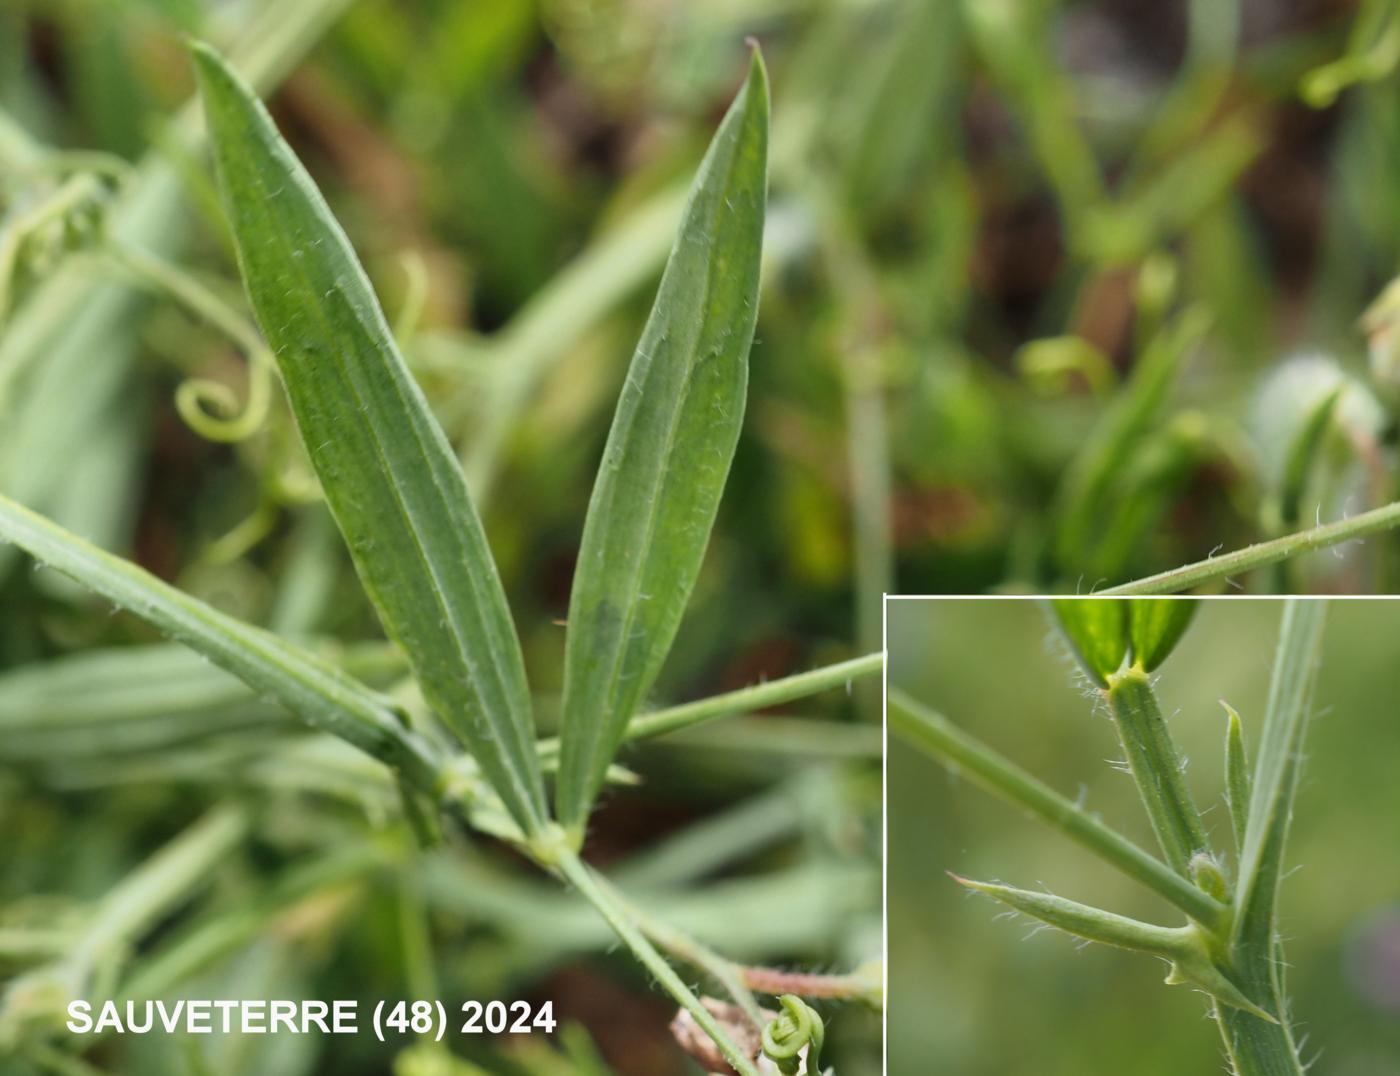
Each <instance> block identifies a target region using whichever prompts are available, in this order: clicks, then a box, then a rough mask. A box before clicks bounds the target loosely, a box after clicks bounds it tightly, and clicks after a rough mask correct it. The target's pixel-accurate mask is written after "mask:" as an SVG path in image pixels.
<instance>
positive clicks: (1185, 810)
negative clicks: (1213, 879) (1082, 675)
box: [1107, 668, 1209, 875]
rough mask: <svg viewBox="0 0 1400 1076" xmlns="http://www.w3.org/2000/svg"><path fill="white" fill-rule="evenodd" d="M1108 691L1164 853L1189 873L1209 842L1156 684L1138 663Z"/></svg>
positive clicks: (1128, 757) (1109, 700)
mask: <svg viewBox="0 0 1400 1076" xmlns="http://www.w3.org/2000/svg"><path fill="white" fill-rule="evenodd" d="M1107 695H1108V708H1109V712H1110V713H1111V714H1112V715H1113V723H1114V725H1115V726H1116V727H1117V729H1118V738H1119V741H1120V742H1121V743H1122V745H1123V751H1124V753H1125V755H1126V756H1127V760H1128V768H1129V769H1130V770H1131V771H1132V774H1133V780H1134V781H1136V782H1137V786H1138V792H1139V794H1140V795H1141V796H1142V802H1143V805H1144V806H1145V807H1146V808H1147V816H1148V818H1149V820H1150V821H1151V822H1152V830H1153V832H1154V833H1156V834H1157V841H1158V843H1159V844H1160V845H1161V846H1162V852H1163V854H1165V856H1166V857H1167V862H1168V863H1170V864H1171V866H1172V867H1173V868H1174V869H1175V870H1176V871H1177V872H1178V873H1180V874H1183V875H1189V864H1190V862H1191V857H1192V856H1194V855H1195V854H1196V853H1197V852H1206V851H1209V844H1208V842H1207V841H1206V835H1205V828H1204V826H1202V824H1201V814H1200V812H1199V811H1198V810H1197V809H1196V804H1195V801H1194V800H1192V798H1191V792H1190V790H1189V789H1188V788H1187V787H1186V775H1185V774H1184V773H1183V772H1182V764H1181V756H1180V754H1179V753H1178V752H1177V749H1176V744H1175V743H1174V742H1173V741H1172V738H1171V733H1170V731H1169V730H1168V729H1167V721H1166V718H1165V717H1164V716H1163V715H1162V709H1161V707H1160V706H1159V705H1158V704H1157V696H1156V694H1155V693H1154V692H1153V690H1152V684H1151V682H1150V681H1149V680H1148V678H1147V674H1146V673H1144V672H1143V671H1142V670H1141V669H1137V668H1133V669H1129V670H1128V671H1127V672H1124V673H1120V674H1118V675H1116V676H1114V677H1113V678H1112V680H1111V681H1110V682H1109V689H1108V692H1107Z"/></svg>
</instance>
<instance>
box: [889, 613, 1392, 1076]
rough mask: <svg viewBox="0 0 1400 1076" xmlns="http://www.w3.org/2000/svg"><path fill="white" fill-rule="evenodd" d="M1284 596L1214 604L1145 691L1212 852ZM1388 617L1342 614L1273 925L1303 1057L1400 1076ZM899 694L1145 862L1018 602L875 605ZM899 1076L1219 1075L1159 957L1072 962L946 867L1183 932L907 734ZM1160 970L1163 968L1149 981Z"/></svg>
mask: <svg viewBox="0 0 1400 1076" xmlns="http://www.w3.org/2000/svg"><path fill="white" fill-rule="evenodd" d="M1280 611H1281V606H1280V603H1278V602H1271V601H1266V600H1257V601H1256V600H1250V601H1244V600H1237V601H1212V602H1207V603H1205V604H1204V605H1203V606H1202V608H1201V609H1200V611H1199V613H1198V614H1197V617H1196V619H1195V621H1194V622H1193V624H1192V626H1191V628H1190V630H1189V631H1187V632H1186V634H1185V635H1184V636H1183V638H1182V641H1181V643H1180V645H1179V646H1178V647H1177V649H1176V651H1175V652H1174V653H1173V654H1172V656H1171V658H1170V659H1169V660H1168V661H1167V662H1166V664H1165V665H1164V666H1163V667H1162V670H1161V672H1160V673H1159V675H1158V677H1157V678H1156V687H1157V689H1158V693H1159V696H1160V698H1161V700H1162V707H1163V711H1164V712H1165V713H1166V714H1167V715H1168V718H1169V720H1170V722H1171V727H1172V733H1173V735H1174V737H1175V739H1176V741H1177V742H1178V743H1179V744H1180V745H1181V747H1182V751H1183V754H1184V755H1185V756H1186V758H1187V759H1188V760H1189V764H1188V767H1187V770H1186V776H1187V779H1188V783H1189V784H1190V786H1191V788H1192V790H1193V792H1194V793H1195V798H1196V800H1197V802H1198V803H1199V804H1200V806H1201V808H1202V811H1203V812H1204V813H1205V818H1206V822H1207V826H1208V827H1209V828H1210V830H1211V831H1212V833H1213V839H1214V840H1215V841H1216V842H1217V843H1218V844H1219V845H1222V846H1226V847H1228V846H1230V844H1231V837H1230V833H1229V829H1230V820H1229V816H1228V812H1227V810H1226V807H1225V803H1224V801H1223V799H1222V798H1221V795H1220V790H1221V789H1222V788H1223V787H1224V774H1223V769H1224V752H1223V743H1224V738H1225V728H1226V717H1225V713H1224V711H1223V710H1222V709H1221V706H1220V702H1219V700H1220V699H1222V698H1223V699H1225V700H1226V701H1228V702H1229V703H1230V705H1231V706H1234V707H1235V708H1236V709H1238V710H1239V712H1240V714H1241V717H1242V720H1243V722H1244V734H1245V740H1246V743H1247V744H1248V745H1249V747H1250V749H1251V750H1256V749H1257V745H1258V736H1259V728H1260V723H1261V721H1262V715H1263V712H1264V705H1265V699H1266V696H1267V691H1268V683H1269V673H1270V663H1271V661H1272V658H1273V652H1274V645H1275V642H1276V639H1277V635H1278V623H1279V614H1280ZM1397 618H1400V609H1397V608H1396V607H1395V605H1394V604H1393V603H1392V602H1362V601H1334V602H1333V603H1332V607H1331V609H1330V610H1329V612H1328V622H1327V628H1326V635H1325V639H1324V652H1323V658H1322V664H1321V672H1320V676H1319V680H1318V686H1317V692H1316V697H1315V705H1316V711H1317V712H1316V714H1315V716H1314V719H1313V721H1312V725H1311V728H1310V729H1309V731H1308V736H1307V748H1306V761H1305V766H1304V771H1303V779H1302V786H1301V789H1300V792H1299V797H1298V803H1297V807H1296V811H1295V815H1294V821H1293V829H1292V833H1291V835H1290V838H1289V849H1288V853H1287V863H1288V865H1289V867H1291V868H1295V869H1294V870H1293V873H1291V874H1289V876H1288V877H1287V878H1286V880H1285V881H1284V884H1283V888H1282V894H1281V908H1280V914H1281V923H1282V930H1283V933H1284V936H1285V938H1286V939H1287V946H1288V960H1289V968H1288V990H1289V992H1290V994H1291V995H1292V1000H1293V1005H1294V1011H1295V1014H1296V1017H1297V1020H1298V1022H1299V1026H1300V1027H1301V1028H1302V1030H1303V1031H1304V1032H1305V1033H1306V1034H1307V1042H1308V1049H1306V1050H1305V1051H1304V1052H1305V1055H1306V1056H1307V1057H1309V1058H1311V1057H1312V1056H1314V1055H1317V1056H1319V1057H1320V1058H1321V1060H1320V1061H1319V1062H1318V1064H1319V1066H1321V1067H1323V1068H1325V1071H1327V1072H1328V1073H1332V1074H1340V1076H1362V1074H1363V1073H1380V1072H1389V1071H1391V1070H1392V1069H1394V1068H1395V1067H1396V1065H1397V1064H1400V1035H1397V1031H1396V1029H1397V1027H1398V1026H1400V1021H1397V1019H1396V1015H1397V1011H1400V997H1397V993H1396V983H1397V982H1400V963H1397V960H1396V955H1395V954H1396V950H1395V938H1396V935H1397V930H1400V863H1397V861H1396V858H1395V856H1394V855H1393V854H1392V853H1391V849H1393V848H1395V847H1397V842H1398V841H1400V793H1397V790H1396V787H1395V783H1394V781H1393V780H1392V768H1393V767H1392V763H1393V760H1394V758H1395V757H1396V753H1397V751H1400V730H1397V728H1396V725H1395V722H1394V721H1393V720H1391V718H1390V710H1389V703H1388V701H1387V700H1389V699H1390V698H1391V697H1393V695H1394V692H1395V691H1396V690H1397V689H1398V688H1400V669H1397V666H1396V663H1395V660H1394V654H1395V644H1394V638H1395V631H1396V621H1397ZM889 630H890V653H889V661H890V682H891V684H892V685H896V686H899V687H901V688H903V689H904V690H906V691H908V692H909V693H910V694H912V695H913V696H914V697H915V698H917V699H919V700H921V701H924V702H926V703H927V704H928V705H930V706H932V707H934V708H936V709H937V710H939V711H940V712H942V713H944V714H945V715H947V716H948V717H949V718H950V719H951V720H953V721H954V722H956V723H957V724H958V725H960V726H961V727H963V728H966V729H967V730H968V731H970V732H971V733H973V734H974V735H976V736H979V737H981V738H982V739H985V740H986V741H988V742H989V743H990V744H992V745H993V746H994V747H996V748H997V749H999V750H1000V751H1002V752H1004V753H1005V754H1006V755H1008V756H1009V757H1010V758H1011V759H1013V760H1014V761H1016V762H1018V763H1020V764H1021V765H1023V766H1025V767H1026V768H1027V769H1029V770H1030V771H1031V772H1032V773H1034V774H1035V775H1036V776H1038V777H1040V778H1041V779H1043V780H1045V781H1047V782H1049V783H1050V784H1051V785H1052V786H1053V787H1054V788H1056V789H1058V790H1059V791H1061V792H1063V793H1065V794H1066V795H1069V796H1070V797H1072V798H1078V799H1079V800H1080V802H1082V803H1083V804H1084V805H1085V806H1086V807H1088V808H1089V809H1090V810H1091V811H1093V812H1095V813H1097V814H1099V815H1101V817H1102V818H1103V819H1104V821H1106V822H1108V823H1109V824H1111V825H1113V826H1115V827H1117V828H1119V829H1120V830H1122V831H1123V832H1125V833H1126V834H1127V835H1128V836H1130V837H1132V838H1133V839H1135V840H1136V841H1138V842H1139V843H1140V844H1142V845H1143V846H1145V847H1146V846H1150V845H1151V843H1152V833H1151V830H1150V828H1149V826H1148V822H1147V819H1146V817H1145V815H1144V814H1143V811H1142V805H1141V803H1140V802H1139V800H1138V796H1137V792H1136V790H1135V789H1134V787H1133V782H1132V780H1131V779H1130V778H1129V777H1128V776H1127V775H1126V774H1124V773H1122V772H1119V771H1118V770H1117V769H1115V767H1114V766H1112V765H1110V764H1108V760H1111V759H1115V758H1117V757H1118V752H1119V748H1118V745H1117V743H1116V740H1115V737H1114V732H1113V728H1112V725H1111V724H1110V722H1109V721H1108V720H1107V716H1106V715H1105V714H1103V713H1100V712H1096V711H1095V708H1094V702H1093V699H1092V698H1091V693H1090V692H1088V691H1087V682H1086V681H1085V680H1084V678H1083V677H1084V674H1083V673H1082V672H1080V671H1079V669H1078V666H1077V664H1076V662H1075V660H1074V659H1073V658H1072V657H1071V655H1070V653H1069V651H1068V649H1067V647H1066V645H1065V643H1064V641H1063V639H1062V637H1061V636H1060V635H1059V633H1058V632H1057V630H1056V629H1055V628H1054V627H1053V626H1052V624H1051V621H1050V618H1049V617H1048V616H1047V614H1046V610H1045V609H1044V608H1043V607H1042V606H1040V604H1039V603H1037V602H1033V601H1011V600H1000V601H976V602H974V601H959V600H955V599H944V600H938V601H916V600H898V601H894V602H892V603H891V605H890V612H889ZM888 781H889V812H890V814H889V820H890V844H889V850H888V854H889V862H890V880H889V885H890V896H889V903H890V907H889V915H890V921H889V929H890V935H891V937H892V938H896V939H898V944H895V945H892V946H891V964H890V991H891V995H890V1001H891V1004H890V1021H889V1029H890V1030H889V1048H890V1071H891V1072H893V1073H901V1072H914V1071H926V1070H928V1069H929V1068H930V1067H932V1068H936V1069H939V1070H946V1071H950V1072H958V1073H965V1074H967V1076H981V1074H988V1076H990V1074H992V1073H996V1074H997V1076H1020V1074H1022V1073H1026V1074H1029V1073H1036V1074H1037V1076H1045V1074H1051V1076H1055V1074H1064V1076H1069V1074H1071V1073H1085V1072H1132V1073H1134V1076H1157V1074H1161V1076H1168V1074H1178V1073H1183V1072H1213V1071H1216V1070H1217V1069H1218V1068H1219V1065H1220V1060H1219V1054H1220V1042H1219V1036H1218V1034H1217V1032H1216V1031H1215V1029H1214V1028H1213V1027H1212V1026H1211V1025H1210V1023H1209V1022H1208V1021H1206V1020H1204V1019H1203V1016H1204V1014H1205V1012H1206V1008H1207V1002H1206V999H1205V998H1203V997H1201V996H1200V995H1197V994H1194V993H1192V992H1191V991H1190V990H1188V989H1182V988H1167V987H1164V986H1163V985H1162V984H1161V982H1160V979H1161V976H1160V975H1158V974H1156V973H1155V972H1154V971H1153V968H1152V966H1151V965H1150V963H1148V962H1145V961H1142V960H1141V959H1140V958H1136V957H1134V956H1133V955H1131V954H1126V953H1122V952H1118V951H1115V950H1112V949H1108V948H1105V947H1102V946H1089V947H1087V948H1081V947H1080V946H1078V944H1077V943H1076V942H1075V941H1074V940H1073V939H1071V938H1067V937H1066V936H1064V935H1062V934H1058V933H1056V932H1054V931H1048V930H1045V931H1037V930H1036V929H1035V924H1033V923H1031V922H1029V921H1018V922H1012V923H1007V922H1005V921H1002V917H1001V916H999V915H998V909H997V908H996V907H995V906H994V905H992V904H990V903H989V902H987V901H985V900H969V899H968V898H967V895H966V893H965V891H964V890H963V889H962V888H961V887H959V886H958V885H956V884H955V883H954V882H953V881H952V880H951V879H949V878H948V877H947V874H946V873H945V872H946V871H955V872H957V873H958V874H968V875H972V876H974V877H984V878H998V879H1002V880H1005V881H1006V882H1007V883H1008V884H1013V885H1020V886H1024V887H1027V888H1032V889H1034V888H1038V887H1040V886H1042V885H1043V886H1044V887H1045V888H1047V889H1048V890H1050V891H1052V892H1054V893H1057V894H1061V895H1063V896H1066V897H1069V898H1072V899H1077V900H1087V901H1089V902H1091V903H1094V904H1098V905H1100V906H1103V907H1106V908H1109V909H1111V910H1113V911H1116V912H1119V913H1121V914H1125V915H1131V916H1135V917H1138V918H1144V919H1148V920H1151V921H1161V922H1175V921H1176V919H1177V916H1175V915H1174V914H1173V912H1172V911H1171V910H1170V909H1169V908H1168V907H1167V906H1165V905H1164V904H1163V903H1162V901H1161V900H1160V899H1159V898H1157V897H1155V896H1153V895H1152V894H1151V893H1149V892H1148V891H1146V890H1145V889H1143V888H1141V887H1140V886H1137V885H1135V884H1134V883H1133V882H1131V881H1129V880H1126V879H1124V878H1123V876H1121V875H1119V874H1117V873H1116V872H1115V871H1113V870H1112V869H1110V868H1107V867H1106V866H1105V865H1104V864H1102V863H1100V862H1099V861H1098V860H1097V859H1095V858H1094V857H1093V856H1091V855H1089V854H1088V853H1086V852H1084V851H1082V850H1080V849H1078V848H1076V847H1075V846H1074V845H1073V844H1071V843H1070V842H1068V841H1067V840H1065V839H1064V838H1063V837H1061V836H1060V835H1058V834H1055V833H1053V832H1052V831H1050V830H1049V829H1047V828H1046V827H1043V826H1041V825H1038V824H1037V823H1036V822H1034V821H1033V820H1030V819H1027V818H1025V817H1023V816H1022V815H1021V814H1020V813H1019V812H1017V811H1015V810H1013V809H1012V808H1009V807H1008V806H1006V804H1004V803H1003V802H1001V801H1000V800H997V799H994V798H993V797H992V796H990V795H988V794H987V793H986V792H984V791H983V790H982V789H980V788H977V787H975V786H973V785H972V784H970V783H968V782H960V781H959V780H957V779H956V778H955V777H950V776H949V775H948V773H947V771H945V770H944V769H943V768H942V767H941V766H940V765H939V764H938V763H936V762H933V761H931V760H929V759H927V758H925V757H923V756H921V755H919V754H917V753H916V752H915V751H913V750H912V749H910V748H908V747H904V746H902V745H900V744H899V743H898V741H894V742H892V745H891V751H890V759H889V777H888ZM1163 973H1165V966H1163Z"/></svg>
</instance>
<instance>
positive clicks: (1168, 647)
mask: <svg viewBox="0 0 1400 1076" xmlns="http://www.w3.org/2000/svg"><path fill="white" fill-rule="evenodd" d="M1198 604H1199V603H1198V602H1195V601H1193V600H1191V599H1190V598H1136V599H1134V600H1133V601H1132V603H1131V605H1132V610H1131V612H1130V613H1129V620H1130V623H1131V626H1130V628H1129V633H1130V636H1131V638H1132V643H1133V660H1134V661H1135V662H1137V663H1138V664H1140V665H1141V666H1142V667H1143V669H1144V670H1146V671H1147V672H1155V671H1156V670H1157V669H1158V668H1160V667H1161V664H1162V662H1164V661H1166V660H1167V657H1168V656H1169V655H1170V654H1171V652H1172V651H1173V650H1174V649H1176V644H1177V643H1179V642H1180V641H1181V637H1182V636H1183V635H1184V634H1185V633H1186V629H1187V628H1188V627H1190V625H1191V618H1192V617H1193V616H1194V615H1195V613H1196V606H1197V605H1198Z"/></svg>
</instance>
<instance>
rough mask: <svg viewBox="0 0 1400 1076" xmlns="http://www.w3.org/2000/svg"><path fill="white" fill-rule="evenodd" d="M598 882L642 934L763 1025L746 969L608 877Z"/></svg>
mask: <svg viewBox="0 0 1400 1076" xmlns="http://www.w3.org/2000/svg"><path fill="white" fill-rule="evenodd" d="M597 882H598V884H599V885H600V886H602V887H603V888H604V889H606V890H607V892H608V894H609V895H610V896H611V897H612V898H613V900H615V901H616V902H617V905H618V907H619V908H621V909H622V911H624V912H625V913H626V914H627V915H629V916H631V918H632V921H633V922H634V923H636V924H637V927H638V929H639V930H641V932H642V933H643V934H645V935H646V936H647V937H649V938H650V939H651V940H652V941H654V942H655V943H656V944H657V945H659V946H661V948H663V949H665V950H666V951H667V952H668V953H670V954H671V955H672V956H674V957H675V958H676V959H677V960H683V961H685V962H686V963H687V964H690V965H691V966H692V967H696V968H699V969H700V970H701V971H703V972H706V973H707V974H708V975H709V976H710V977H711V978H713V979H714V980H715V982H717V983H719V984H720V985H721V986H722V987H724V989H725V991H726V992H727V993H728V994H729V996H730V997H732V998H733V999H734V1001H735V1003H736V1004H737V1005H738V1006H739V1008H741V1009H743V1010H744V1013H745V1015H747V1016H748V1018H749V1019H750V1020H751V1021H753V1025H754V1027H756V1028H762V1027H763V1024H764V1019H763V1013H762V1011H761V1010H760V1009H759V1007H758V1002H757V1001H755V1000H754V996H753V991H752V990H750V989H749V987H748V984H747V983H745V981H744V975H743V969H742V968H741V967H740V966H739V965H738V964H735V963H734V962H733V961H731V960H727V959H725V958H724V957H722V956H720V955H719V953H717V952H715V951H714V950H713V949H711V948H709V947H708V946H707V945H704V944H702V943H701V942H700V941H698V940H696V939H695V938H692V937H691V936H690V935H688V934H686V933H685V932H684V931H681V930H678V929H676V928H675V927H673V926H671V924H670V923H667V922H664V921H663V920H661V919H658V918H656V917H655V916H653V915H651V914H650V913H648V912H646V911H644V910H643V909H641V908H640V907H638V906H637V905H636V904H634V903H632V901H630V900H628V899H627V897H626V896H624V895H623V893H622V892H621V890H619V889H618V888H617V887H616V886H615V885H613V884H612V883H611V882H609V881H608V880H607V879H606V878H603V877H602V876H598V878H597Z"/></svg>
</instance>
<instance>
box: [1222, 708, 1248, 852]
mask: <svg viewBox="0 0 1400 1076" xmlns="http://www.w3.org/2000/svg"><path fill="white" fill-rule="evenodd" d="M1220 705H1221V706H1223V707H1225V713H1226V714H1227V715H1228V717H1229V725H1228V727H1227V728H1226V729H1225V800H1226V803H1227V804H1228V805H1229V808H1230V828H1231V829H1232V830H1234V833H1235V851H1236V852H1237V853H1238V852H1242V851H1243V850H1244V831H1245V826H1246V824H1247V819H1248V817H1249V814H1248V812H1249V763H1248V760H1247V759H1246V756H1245V750H1244V728H1243V726H1242V725H1241V724H1240V715H1239V713H1237V712H1236V710H1235V708H1234V707H1233V706H1231V705H1230V704H1229V703H1228V702H1224V701H1222V702H1221V703H1220Z"/></svg>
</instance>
